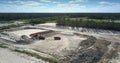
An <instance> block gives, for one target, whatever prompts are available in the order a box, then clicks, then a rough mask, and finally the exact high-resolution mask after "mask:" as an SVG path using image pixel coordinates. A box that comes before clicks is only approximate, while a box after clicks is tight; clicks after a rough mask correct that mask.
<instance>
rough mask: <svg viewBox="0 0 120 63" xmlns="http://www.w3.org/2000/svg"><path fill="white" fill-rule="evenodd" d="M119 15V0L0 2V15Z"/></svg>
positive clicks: (10, 0) (19, 0)
mask: <svg viewBox="0 0 120 63" xmlns="http://www.w3.org/2000/svg"><path fill="white" fill-rule="evenodd" d="M10 12H12V13H18V12H20V13H22V12H25V13H98V12H100V13H120V0H0V13H10Z"/></svg>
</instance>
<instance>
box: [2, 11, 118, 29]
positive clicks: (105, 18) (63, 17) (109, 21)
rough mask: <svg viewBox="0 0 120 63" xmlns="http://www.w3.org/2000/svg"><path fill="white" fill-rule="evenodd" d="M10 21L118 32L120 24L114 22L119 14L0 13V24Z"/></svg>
mask: <svg viewBox="0 0 120 63" xmlns="http://www.w3.org/2000/svg"><path fill="white" fill-rule="evenodd" d="M73 18H74V19H73ZM78 18H79V19H78ZM12 20H13V21H14V20H19V21H22V20H24V22H25V23H27V24H32V25H34V24H40V23H46V22H55V23H57V25H58V26H72V27H86V28H96V29H109V30H118V31H120V22H114V21H115V20H117V21H120V13H0V22H9V21H12ZM11 27H13V26H11ZM6 28H9V26H8V27H1V30H2V29H6Z"/></svg>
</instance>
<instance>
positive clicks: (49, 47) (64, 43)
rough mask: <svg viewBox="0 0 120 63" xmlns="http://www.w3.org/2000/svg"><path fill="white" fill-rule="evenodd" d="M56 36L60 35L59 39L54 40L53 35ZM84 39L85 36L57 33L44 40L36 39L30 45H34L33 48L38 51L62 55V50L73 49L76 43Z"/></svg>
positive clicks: (76, 45)
mask: <svg viewBox="0 0 120 63" xmlns="http://www.w3.org/2000/svg"><path fill="white" fill-rule="evenodd" d="M57 36H59V37H61V40H54V37H57ZM85 39H87V38H85V37H84V38H83V37H80V36H76V35H72V36H68V35H62V34H57V35H53V36H51V37H47V38H46V40H43V41H36V42H35V43H33V44H31V45H32V46H35V48H34V49H36V50H38V51H42V52H45V53H48V54H57V55H63V54H62V51H63V50H66V51H69V50H74V49H76V48H77V47H78V44H79V43H80V42H81V41H83V40H85ZM60 53H61V54H60Z"/></svg>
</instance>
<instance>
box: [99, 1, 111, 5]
mask: <svg viewBox="0 0 120 63" xmlns="http://www.w3.org/2000/svg"><path fill="white" fill-rule="evenodd" d="M99 4H103V5H105V4H108V5H109V4H112V3H111V2H107V1H101V2H99Z"/></svg>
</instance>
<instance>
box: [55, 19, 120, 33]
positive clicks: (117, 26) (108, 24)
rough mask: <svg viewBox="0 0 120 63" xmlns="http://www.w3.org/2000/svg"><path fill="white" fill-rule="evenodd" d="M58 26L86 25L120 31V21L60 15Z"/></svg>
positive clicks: (87, 26)
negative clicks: (73, 17) (72, 17)
mask: <svg viewBox="0 0 120 63" xmlns="http://www.w3.org/2000/svg"><path fill="white" fill-rule="evenodd" d="M57 25H58V26H71V27H86V28H95V29H108V30H118V31H120V23H118V22H114V21H105V20H95V19H86V18H81V19H77V18H76V19H74V20H73V19H71V18H65V17H62V18H61V19H58V20H57Z"/></svg>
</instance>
